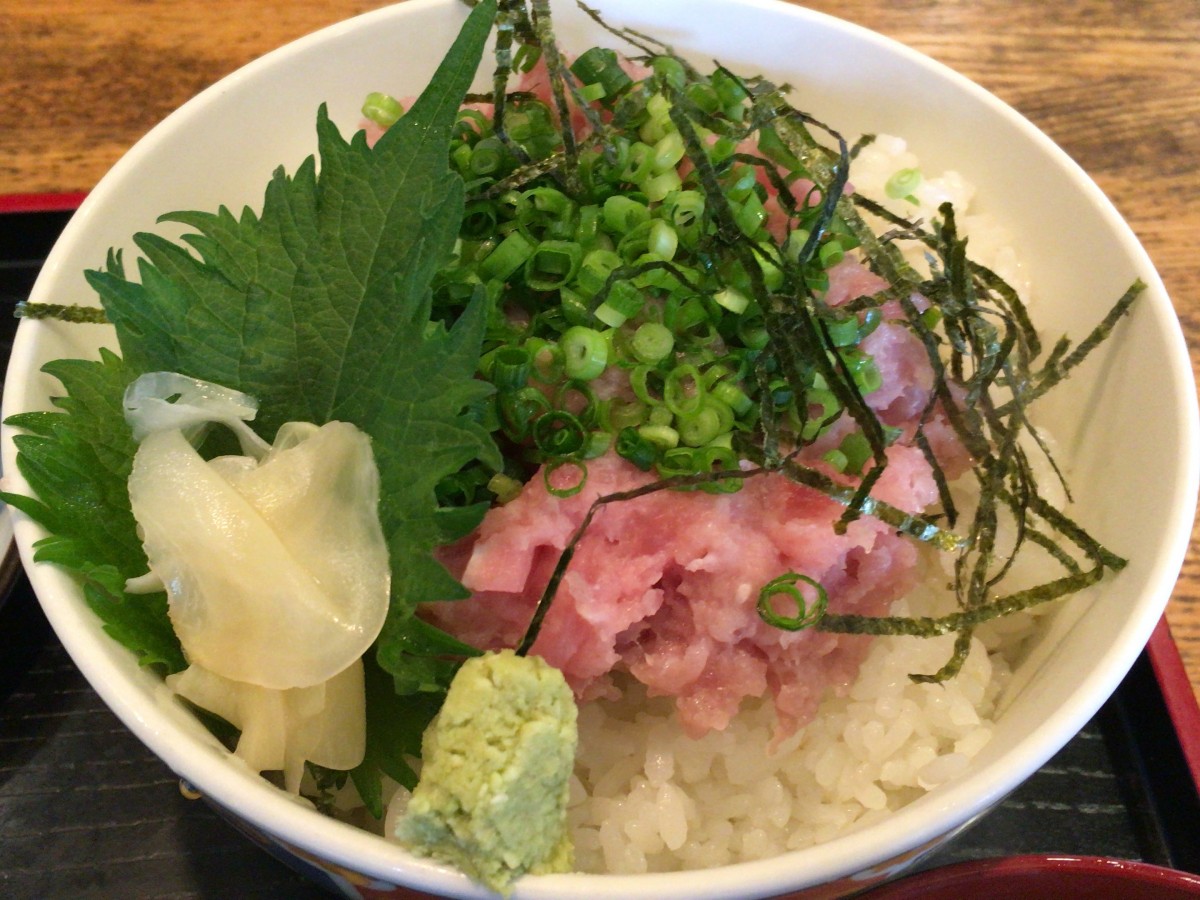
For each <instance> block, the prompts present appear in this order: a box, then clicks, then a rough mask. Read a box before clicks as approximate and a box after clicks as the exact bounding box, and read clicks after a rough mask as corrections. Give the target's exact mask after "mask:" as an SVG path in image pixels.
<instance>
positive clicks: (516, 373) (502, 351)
mask: <svg viewBox="0 0 1200 900" xmlns="http://www.w3.org/2000/svg"><path fill="white" fill-rule="evenodd" d="M491 368H492V371H491V378H490V380H491V382H492V384H494V385H495V386H496V387H497V388H498V389H499V390H501V391H515V390H517V389H518V388H523V387H525V384H526V382H528V381H529V353H528V352H527V351H526V350H523V349H522V348H520V347H501V348H499V349H498V350H497V351H496V352H495V354H493V356H492V367H491Z"/></svg>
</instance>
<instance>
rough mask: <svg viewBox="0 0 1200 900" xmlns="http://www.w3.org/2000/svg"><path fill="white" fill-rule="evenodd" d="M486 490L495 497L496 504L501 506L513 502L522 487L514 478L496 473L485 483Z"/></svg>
mask: <svg viewBox="0 0 1200 900" xmlns="http://www.w3.org/2000/svg"><path fill="white" fill-rule="evenodd" d="M487 487H488V490H489V491H491V492H492V493H493V494H495V495H496V502H497V503H499V504H501V505H503V504H505V503H508V502H509V501H511V500H515V499H516V498H517V495H518V494H520V493H521V488H522V487H523V485H522V484H521V482H520V481H518V480H517V479H516V478H513V477H512V476H510V475H505V474H504V473H503V472H497V473H496V474H495V475H493V476H492V477H491V480H489V481H488V483H487Z"/></svg>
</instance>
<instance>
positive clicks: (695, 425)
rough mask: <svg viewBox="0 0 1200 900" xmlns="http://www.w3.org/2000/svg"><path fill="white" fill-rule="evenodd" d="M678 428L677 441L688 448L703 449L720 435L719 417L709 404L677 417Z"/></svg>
mask: <svg viewBox="0 0 1200 900" xmlns="http://www.w3.org/2000/svg"><path fill="white" fill-rule="evenodd" d="M728 408H729V407H726V409H728ZM678 426H679V427H678V431H679V440H680V441H681V442H682V443H683V444H685V445H687V446H688V447H703V446H704V445H705V444H707V443H709V442H710V441H712V440H714V439H716V438H717V436H718V435H720V434H721V433H722V429H721V415H720V413H719V412H718V410H717V407H716V406H715V405H714V404H711V403H705V404H704V405H702V406H701V407H700V408H699V409H698V410H696V411H695V412H691V413H686V414H684V415H681V416H679V421H678Z"/></svg>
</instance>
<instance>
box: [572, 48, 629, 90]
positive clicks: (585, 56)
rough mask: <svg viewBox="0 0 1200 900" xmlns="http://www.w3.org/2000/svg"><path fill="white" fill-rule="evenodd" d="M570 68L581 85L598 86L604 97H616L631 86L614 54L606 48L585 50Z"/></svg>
mask: <svg viewBox="0 0 1200 900" xmlns="http://www.w3.org/2000/svg"><path fill="white" fill-rule="evenodd" d="M570 68H571V73H572V74H573V75H575V77H576V78H578V79H579V81H580V82H581V83H582V84H585V85H592V84H598V85H600V86H601V87H602V88H603V90H604V93H603V95H602V96H604V97H616V96H617V95H618V94H620V93H622V92H623V91H625V90H626V89H627V88H628V87H629V86H630V85H632V84H633V79H632V78H630V77H629V75H628V74H626V72H625V70H624V69H622V68H621V61H620V60H619V59H618V58H617V54H616V52H614V51H613V50H610V49H609V48H607V47H592V48H591V49H590V50H585V51H584V52H583V53H581V54H580V55H579V57H578V58H576V60H575V62H573V63H571V67H570ZM585 99H589V98H585Z"/></svg>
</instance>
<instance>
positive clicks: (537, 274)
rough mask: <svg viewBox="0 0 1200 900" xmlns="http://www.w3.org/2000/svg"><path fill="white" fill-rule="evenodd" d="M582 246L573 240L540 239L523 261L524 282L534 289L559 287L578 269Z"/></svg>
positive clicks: (544, 289) (581, 257)
mask: <svg viewBox="0 0 1200 900" xmlns="http://www.w3.org/2000/svg"><path fill="white" fill-rule="evenodd" d="M582 259H583V248H582V247H580V246H579V245H578V244H577V243H575V242H574V241H542V242H541V243H540V244H538V246H537V248H536V249H535V250H534V251H533V253H532V254H530V257H529V259H528V260H527V261H526V263H525V283H526V284H527V285H529V286H530V287H531V288H533V289H534V290H535V291H552V290H554V289H555V288H560V287H562V286H563V285H564V284H566V283H567V282H568V281H570V280H571V279H572V278H574V277H575V273H576V272H578V271H579V263H580V261H581V260H582Z"/></svg>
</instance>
